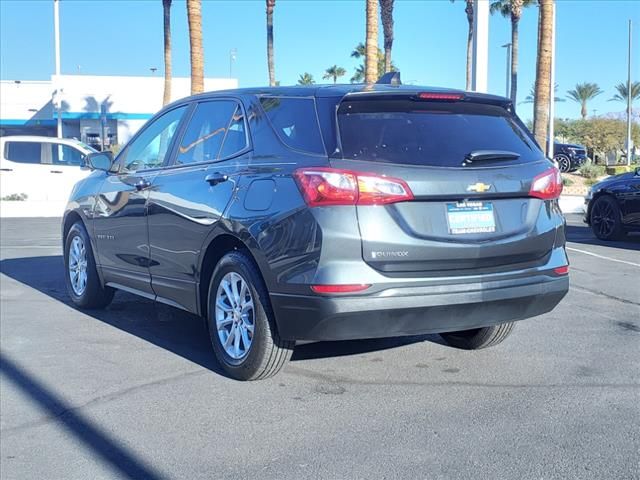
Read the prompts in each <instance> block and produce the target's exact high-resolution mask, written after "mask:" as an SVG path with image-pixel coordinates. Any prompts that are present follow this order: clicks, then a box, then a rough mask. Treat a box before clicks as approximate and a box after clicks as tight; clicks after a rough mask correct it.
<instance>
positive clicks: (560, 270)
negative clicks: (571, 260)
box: [553, 265, 569, 275]
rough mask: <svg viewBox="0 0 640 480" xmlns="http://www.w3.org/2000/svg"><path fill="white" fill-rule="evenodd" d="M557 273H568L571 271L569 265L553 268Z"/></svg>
mask: <svg viewBox="0 0 640 480" xmlns="http://www.w3.org/2000/svg"><path fill="white" fill-rule="evenodd" d="M553 271H554V273H555V274H556V275H566V274H567V273H569V265H565V266H564V267H558V268H554V269H553Z"/></svg>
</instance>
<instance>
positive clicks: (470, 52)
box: [451, 0, 473, 90]
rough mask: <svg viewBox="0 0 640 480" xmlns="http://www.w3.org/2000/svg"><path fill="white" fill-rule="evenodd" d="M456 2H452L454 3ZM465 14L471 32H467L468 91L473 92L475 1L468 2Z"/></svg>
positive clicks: (469, 0)
mask: <svg viewBox="0 0 640 480" xmlns="http://www.w3.org/2000/svg"><path fill="white" fill-rule="evenodd" d="M455 1H456V0H451V3H454V2H455ZM465 3H466V6H465V8H464V13H466V14H467V23H468V24H469V30H468V32H467V83H466V89H467V90H471V67H472V63H473V0H466V2H465Z"/></svg>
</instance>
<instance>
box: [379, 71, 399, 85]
mask: <svg viewBox="0 0 640 480" xmlns="http://www.w3.org/2000/svg"><path fill="white" fill-rule="evenodd" d="M376 84H380V85H402V81H401V80H400V72H387V73H385V74H384V75H382V76H381V77H380V78H379V79H378V81H377V82H376Z"/></svg>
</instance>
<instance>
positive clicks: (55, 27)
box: [53, 0, 62, 138]
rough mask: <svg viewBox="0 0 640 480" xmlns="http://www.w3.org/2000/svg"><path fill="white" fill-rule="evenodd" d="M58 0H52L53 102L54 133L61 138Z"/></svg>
mask: <svg viewBox="0 0 640 480" xmlns="http://www.w3.org/2000/svg"><path fill="white" fill-rule="evenodd" d="M58 6H59V4H58V0H53V36H54V44H55V63H56V82H55V89H56V91H55V94H54V95H55V99H56V101H55V104H56V109H57V113H58V118H57V122H56V125H57V128H56V134H57V136H58V138H62V114H61V112H60V110H61V109H62V98H61V95H60V11H59V8H58Z"/></svg>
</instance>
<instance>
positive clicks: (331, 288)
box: [311, 284, 371, 293]
mask: <svg viewBox="0 0 640 480" xmlns="http://www.w3.org/2000/svg"><path fill="white" fill-rule="evenodd" d="M370 286H371V285H364V284H357V285H311V290H313V291H314V292H316V293H353V292H362V291H363V290H366V289H367V288H369V287H370Z"/></svg>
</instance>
